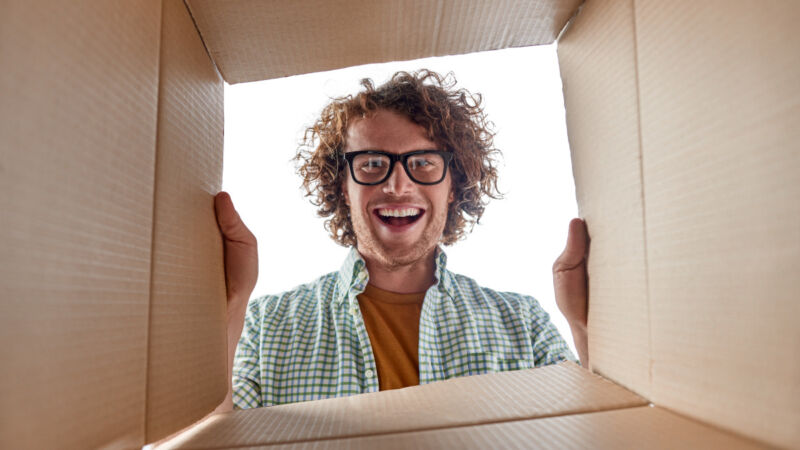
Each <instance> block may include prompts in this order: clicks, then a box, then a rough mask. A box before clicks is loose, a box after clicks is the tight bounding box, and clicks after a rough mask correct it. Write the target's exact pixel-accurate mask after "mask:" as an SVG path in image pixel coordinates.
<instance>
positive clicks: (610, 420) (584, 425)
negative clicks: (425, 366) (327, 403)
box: [240, 406, 767, 450]
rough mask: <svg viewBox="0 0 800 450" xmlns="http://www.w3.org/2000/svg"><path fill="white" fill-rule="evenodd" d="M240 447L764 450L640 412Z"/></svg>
mask: <svg viewBox="0 0 800 450" xmlns="http://www.w3.org/2000/svg"><path fill="white" fill-rule="evenodd" d="M240 448H249V449H255V448H263V449H270V450H278V449H286V450H289V449H292V450H300V449H308V448H314V449H320V450H324V449H342V448H347V449H373V448H380V449H409V448H435V449H473V448H474V449H485V448H503V449H536V448H543V449H545V448H546V449H587V448H591V449H621V448H630V449H643V448H646V449H675V448H682V449H692V448H697V449H712V448H713V449H761V448H767V447H766V446H764V445H763V444H761V443H758V442H754V441H751V440H748V439H745V438H742V437H739V436H736V435H733V434H729V433H727V432H724V431H721V430H719V429H717V428H713V427H710V426H708V425H703V424H701V423H699V422H695V421H693V420H690V419H687V418H685V417H682V416H679V415H677V414H673V413H671V412H669V411H667V410H665V409H661V408H653V407H646V406H645V407H639V408H627V409H618V410H614V411H604V412H595V413H588V414H575V415H568V416H560V417H551V418H544V419H533V420H518V421H513V422H504V423H496V424H487V425H478V426H468V427H455V428H445V429H440V430H430V431H416V432H410V433H392V434H385V435H381V436H369V437H358V438H349V439H330V440H323V441H315V442H304V443H296V444H284V445H274V446H273V445H265V446H252V447H240Z"/></svg>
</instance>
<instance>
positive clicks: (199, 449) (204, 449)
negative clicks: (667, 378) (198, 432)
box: [191, 401, 649, 450]
mask: <svg viewBox="0 0 800 450" xmlns="http://www.w3.org/2000/svg"><path fill="white" fill-rule="evenodd" d="M648 404H649V403H648V402H647V401H644V402H643V403H641V404H631V405H626V406H615V407H609V408H606V409H602V408H601V409H596V410H587V411H565V412H561V413H554V414H547V415H543V416H520V417H512V418H509V419H497V420H486V421H482V422H471V423H464V424H458V425H442V426H437V427H428V428H417V429H413V430H400V431H398V430H396V431H377V432H374V433H360V434H351V435H347V436H333V437H328V438H305V439H294V440H291V439H290V440H285V441H278V442H270V443H266V444H258V443H251V444H240V445H226V446H225V447H191V448H193V449H196V450H220V449H228V448H253V447H255V446H258V447H273V446H278V445H293V444H306V443H312V442H328V441H340V440H344V439H355V438H362V437H376V436H387V435H393V434H408V433H417V432H420V431H439V430H452V429H459V428H471V427H476V426H483V425H494V424H499V423H510V422H522V421H527V420H539V419H552V418H554V417H563V416H578V415H583V414H595V413H604V412H608V411H617V410H622V409H636V408H643V407H647V405H648Z"/></svg>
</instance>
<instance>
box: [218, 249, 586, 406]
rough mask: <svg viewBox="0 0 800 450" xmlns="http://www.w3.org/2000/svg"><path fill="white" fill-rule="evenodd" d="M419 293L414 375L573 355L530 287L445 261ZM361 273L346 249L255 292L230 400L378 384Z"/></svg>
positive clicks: (335, 392) (440, 259)
mask: <svg viewBox="0 0 800 450" xmlns="http://www.w3.org/2000/svg"><path fill="white" fill-rule="evenodd" d="M446 261H447V257H446V256H445V254H444V252H443V251H441V250H439V251H438V253H437V257H436V266H437V268H436V274H437V277H436V278H437V283H436V284H435V285H433V286H431V287H430V288H429V289H428V291H427V293H426V294H425V300H424V302H423V305H422V313H421V315H420V323H419V381H420V384H425V383H431V382H434V381H439V380H445V379H448V378H453V377H460V376H465V375H477V374H483V373H491V372H499V371H506V370H517V369H526V368H531V367H535V366H541V365H546V364H554V363H557V362H560V361H564V360H567V359H569V360H573V361H574V360H575V357H574V356H573V355H572V353H571V352H570V350H569V348H568V347H567V344H566V342H565V341H564V339H563V338H562V337H561V335H560V334H559V333H558V331H557V330H556V328H555V326H553V324H552V323H550V318H549V316H548V314H547V313H546V312H545V311H544V310H542V308H541V307H540V306H539V303H538V302H537V301H536V300H535V299H534V298H533V297H529V296H524V295H519V294H514V293H509V292H496V291H493V290H490V289H486V288H483V287H480V286H478V284H477V283H476V282H475V281H474V280H472V279H470V278H467V277H465V276H462V275H458V274H454V273H452V272H450V271H448V270H447V269H445V264H446ZM367 280H368V275H367V270H366V267H365V265H364V260H363V259H362V258H361V256H360V255H359V253H358V252H357V251H356V250H355V249H352V250H351V251H350V254H349V255H348V257H347V258H346V259H345V262H344V264H342V267H341V270H339V272H333V273H330V274H327V275H324V276H322V277H320V278H319V279H317V280H316V281H314V282H312V283H309V284H304V285H301V286H298V287H297V288H295V289H294V290H291V291H288V292H285V293H283V294H280V295H270V296H265V297H260V298H255V299H252V300H251V301H250V303H249V305H248V308H247V315H246V317H245V325H244V330H243V332H242V337H241V339H240V340H239V345H238V347H237V349H236V356H235V358H234V366H233V403H234V406H235V408H237V409H244V408H256V407H262V406H270V405H278V404H284V403H292V402H300V401H306V400H316V399H322V398H328V397H336V396H343V395H352V394H360V393H363V392H374V391H377V390H378V371H377V369H376V367H375V358H374V357H373V353H372V347H371V345H370V342H369V337H368V336H367V330H366V328H365V327H364V321H363V319H362V317H361V311H360V309H359V306H358V300H357V298H356V296H357V295H358V294H360V293H361V292H363V291H364V287H365V286H366V285H367Z"/></svg>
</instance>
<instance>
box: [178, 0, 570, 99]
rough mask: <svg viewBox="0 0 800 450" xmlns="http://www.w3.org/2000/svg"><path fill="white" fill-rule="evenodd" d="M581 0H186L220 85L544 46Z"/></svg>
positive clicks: (554, 35)
mask: <svg viewBox="0 0 800 450" xmlns="http://www.w3.org/2000/svg"><path fill="white" fill-rule="evenodd" d="M580 3H581V0H531V1H515V0H501V1H497V0H479V1H469V2H462V1H458V0H439V1H436V2H431V1H426V0H404V1H393V0H380V1H376V0H295V1H288V2H264V1H261V0H228V1H224V2H220V1H217V0H187V4H188V6H189V9H190V10H191V12H192V16H193V17H194V20H195V23H196V24H197V27H198V29H199V30H200V35H201V36H202V37H203V41H204V42H205V45H206V47H207V48H208V51H209V53H210V54H211V56H212V59H213V60H214V62H215V63H216V64H217V67H219V69H220V72H221V73H222V75H223V77H224V78H225V81H227V82H228V83H231V84H234V83H241V82H247V81H256V80H264V79H270V78H278V77H285V76H290V75H297V74H303V73H309V72H319V71H324V70H332V69H339V68H342V67H348V66H356V65H360V64H368V63H379V62H387V61H397V60H409V59H417V58H424V57H429V56H443V55H455V54H462V53H470V52H477V51H483V50H496V49H501V48H508V47H524V46H529V45H538V44H550V43H552V42H553V41H555V39H556V37H557V36H558V33H559V32H560V31H561V29H562V28H563V26H564V24H565V23H566V22H567V20H568V19H569V18H570V16H571V15H572V14H573V12H574V11H575V9H576V8H577V7H578V5H579V4H580Z"/></svg>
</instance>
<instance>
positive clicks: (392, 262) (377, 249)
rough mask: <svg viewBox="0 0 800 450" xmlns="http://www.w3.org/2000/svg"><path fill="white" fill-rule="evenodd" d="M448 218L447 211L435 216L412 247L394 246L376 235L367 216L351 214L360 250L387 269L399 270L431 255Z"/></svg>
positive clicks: (363, 254) (366, 256)
mask: <svg viewBox="0 0 800 450" xmlns="http://www.w3.org/2000/svg"><path fill="white" fill-rule="evenodd" d="M446 220H447V211H445V212H444V213H443V214H442V213H440V214H439V215H438V217H434V218H433V220H432V221H431V222H429V223H428V224H427V225H426V226H425V229H424V230H422V235H421V236H420V237H419V239H417V241H416V242H414V243H413V244H412V245H411V246H410V247H408V246H402V247H399V246H398V247H397V248H392V247H391V246H389V245H386V244H385V243H384V242H382V241H381V240H380V239H377V238H376V237H375V233H373V231H372V229H371V228H370V226H369V222H368V219H367V218H364V217H358V218H356V217H354V216H351V221H352V223H353V231H354V232H355V235H356V241H357V242H358V244H357V248H358V251H359V252H360V253H361V254H362V256H364V257H365V258H370V259H373V260H374V261H375V262H377V263H378V264H380V265H381V266H382V267H383V268H384V269H385V270H398V269H401V268H403V267H408V266H411V265H414V264H416V263H417V262H419V261H422V260H424V259H425V258H427V257H429V256H430V255H431V253H432V252H433V251H434V250H435V248H436V246H437V245H438V243H439V241H440V239H441V236H442V232H443V231H444V226H445V222H446Z"/></svg>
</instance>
